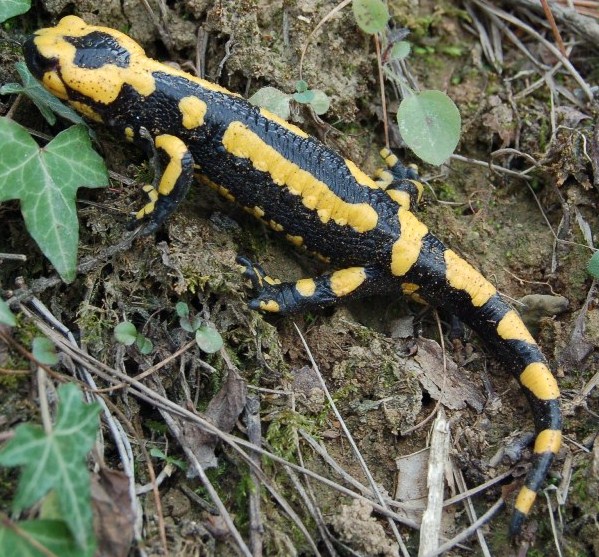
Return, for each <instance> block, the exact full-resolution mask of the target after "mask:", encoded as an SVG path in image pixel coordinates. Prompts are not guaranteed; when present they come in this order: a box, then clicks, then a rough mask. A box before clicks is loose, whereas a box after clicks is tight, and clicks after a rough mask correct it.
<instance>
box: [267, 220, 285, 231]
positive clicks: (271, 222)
mask: <svg viewBox="0 0 599 557" xmlns="http://www.w3.org/2000/svg"><path fill="white" fill-rule="evenodd" d="M268 226H270V227H271V228H272V229H273V230H274V231H275V232H283V230H284V228H283V225H282V224H279V223H278V222H275V221H274V220H269V221H268Z"/></svg>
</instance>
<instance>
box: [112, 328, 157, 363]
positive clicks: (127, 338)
mask: <svg viewBox="0 0 599 557" xmlns="http://www.w3.org/2000/svg"><path fill="white" fill-rule="evenodd" d="M114 338H115V339H116V340H117V342H120V343H121V344H124V345H125V346H131V345H132V344H135V345H136V346H137V349H138V350H139V351H140V353H141V354H144V355H145V354H149V353H150V352H152V350H153V349H154V345H153V344H152V341H151V340H150V339H149V338H147V337H145V336H144V335H142V334H141V333H139V332H138V331H137V327H135V325H134V324H133V323H131V322H130V321H123V322H122V323H119V324H118V325H117V326H116V327H115V328H114Z"/></svg>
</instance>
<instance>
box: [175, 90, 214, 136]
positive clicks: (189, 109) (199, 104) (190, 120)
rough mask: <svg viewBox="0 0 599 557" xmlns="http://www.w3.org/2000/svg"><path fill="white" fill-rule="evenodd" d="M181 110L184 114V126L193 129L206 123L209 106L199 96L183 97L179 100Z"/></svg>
mask: <svg viewBox="0 0 599 557" xmlns="http://www.w3.org/2000/svg"><path fill="white" fill-rule="evenodd" d="M179 110H180V111H181V115H182V116H183V126H185V127H186V128H187V129H188V130H191V129H193V128H198V127H200V126H201V125H202V124H203V123H204V117H205V116H206V111H207V110H208V106H207V105H206V103H205V102H204V101H203V100H201V99H198V97H183V98H182V99H181V100H180V101H179Z"/></svg>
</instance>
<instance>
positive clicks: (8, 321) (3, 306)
mask: <svg viewBox="0 0 599 557" xmlns="http://www.w3.org/2000/svg"><path fill="white" fill-rule="evenodd" d="M0 323H3V324H4V325H8V326H9V327H14V326H15V325H16V324H17V320H16V319H15V316H14V314H13V312H12V311H10V308H9V307H8V304H7V303H6V302H5V301H4V300H3V299H2V298H0Z"/></svg>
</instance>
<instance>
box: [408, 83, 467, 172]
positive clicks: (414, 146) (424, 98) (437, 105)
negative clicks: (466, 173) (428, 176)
mask: <svg viewBox="0 0 599 557" xmlns="http://www.w3.org/2000/svg"><path fill="white" fill-rule="evenodd" d="M397 123H398V124H399V131H400V133H401V136H402V138H403V139H404V141H405V142H406V143H407V145H408V147H409V148H410V149H411V150H412V151H414V153H416V155H418V156H419V157H420V158H421V159H422V160H423V161H426V162H428V163H430V164H437V165H438V164H441V163H442V162H444V161H445V160H447V158H448V157H449V156H450V155H451V154H452V153H453V151H454V149H455V148H456V146H457V144H458V141H459V139H460V126H461V119H460V112H459V110H458V108H457V106H456V105H455V104H454V102H453V101H452V100H451V99H450V98H449V97H448V96H447V95H446V94H445V93H442V92H441V91H422V92H421V93H418V94H417V95H413V96H411V97H407V98H405V99H404V100H403V101H402V103H401V104H400V105H399V110H398V111H397Z"/></svg>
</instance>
